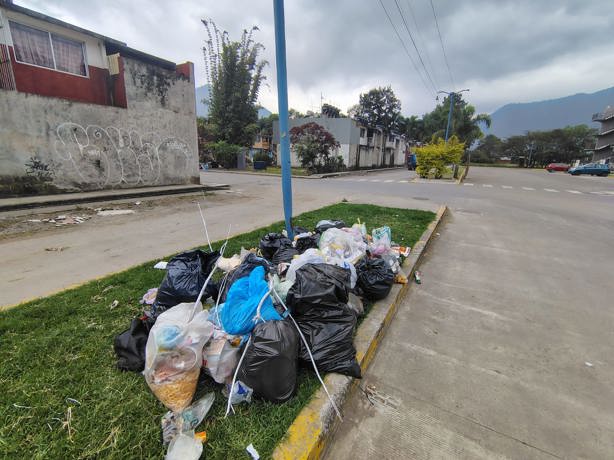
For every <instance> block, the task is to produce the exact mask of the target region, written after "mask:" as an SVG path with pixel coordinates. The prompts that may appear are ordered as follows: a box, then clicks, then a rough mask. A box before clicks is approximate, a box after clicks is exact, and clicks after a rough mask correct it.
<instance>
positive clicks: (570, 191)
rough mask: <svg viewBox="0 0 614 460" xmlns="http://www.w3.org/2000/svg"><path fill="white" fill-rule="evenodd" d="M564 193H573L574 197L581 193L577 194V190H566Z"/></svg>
mask: <svg viewBox="0 0 614 460" xmlns="http://www.w3.org/2000/svg"><path fill="white" fill-rule="evenodd" d="M566 192H569V193H575V194H576V195H582V192H579V191H577V190H566Z"/></svg>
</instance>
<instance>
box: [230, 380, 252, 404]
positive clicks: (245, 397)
mask: <svg viewBox="0 0 614 460" xmlns="http://www.w3.org/2000/svg"><path fill="white" fill-rule="evenodd" d="M231 385H232V384H231V383H229V384H228V385H227V387H226V393H227V394H230V404H231V405H233V406H234V405H236V404H241V403H243V402H244V403H248V404H249V403H251V402H252V394H253V393H254V390H252V389H251V388H250V387H248V386H247V385H245V383H243V382H241V381H240V380H237V381H236V382H235V384H234V386H233V387H232V391H231V390H230V386H231Z"/></svg>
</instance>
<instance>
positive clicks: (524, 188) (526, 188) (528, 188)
mask: <svg viewBox="0 0 614 460" xmlns="http://www.w3.org/2000/svg"><path fill="white" fill-rule="evenodd" d="M522 189H523V190H535V189H534V188H533V187H522Z"/></svg>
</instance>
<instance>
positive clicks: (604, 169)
mask: <svg viewBox="0 0 614 460" xmlns="http://www.w3.org/2000/svg"><path fill="white" fill-rule="evenodd" d="M567 172H568V173H569V174H571V175H572V176H579V175H580V174H590V175H591V176H607V175H608V174H610V168H609V167H608V165H602V164H599V163H588V164H585V165H580V166H577V167H575V168H571V169H570V170H569V171H567Z"/></svg>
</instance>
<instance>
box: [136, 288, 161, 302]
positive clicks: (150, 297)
mask: <svg viewBox="0 0 614 460" xmlns="http://www.w3.org/2000/svg"><path fill="white" fill-rule="evenodd" d="M157 295H158V288H151V289H149V290H148V291H147V292H146V293H145V294H143V298H142V299H141V300H139V303H140V304H141V305H153V303H154V302H155V301H156V296H157Z"/></svg>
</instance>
